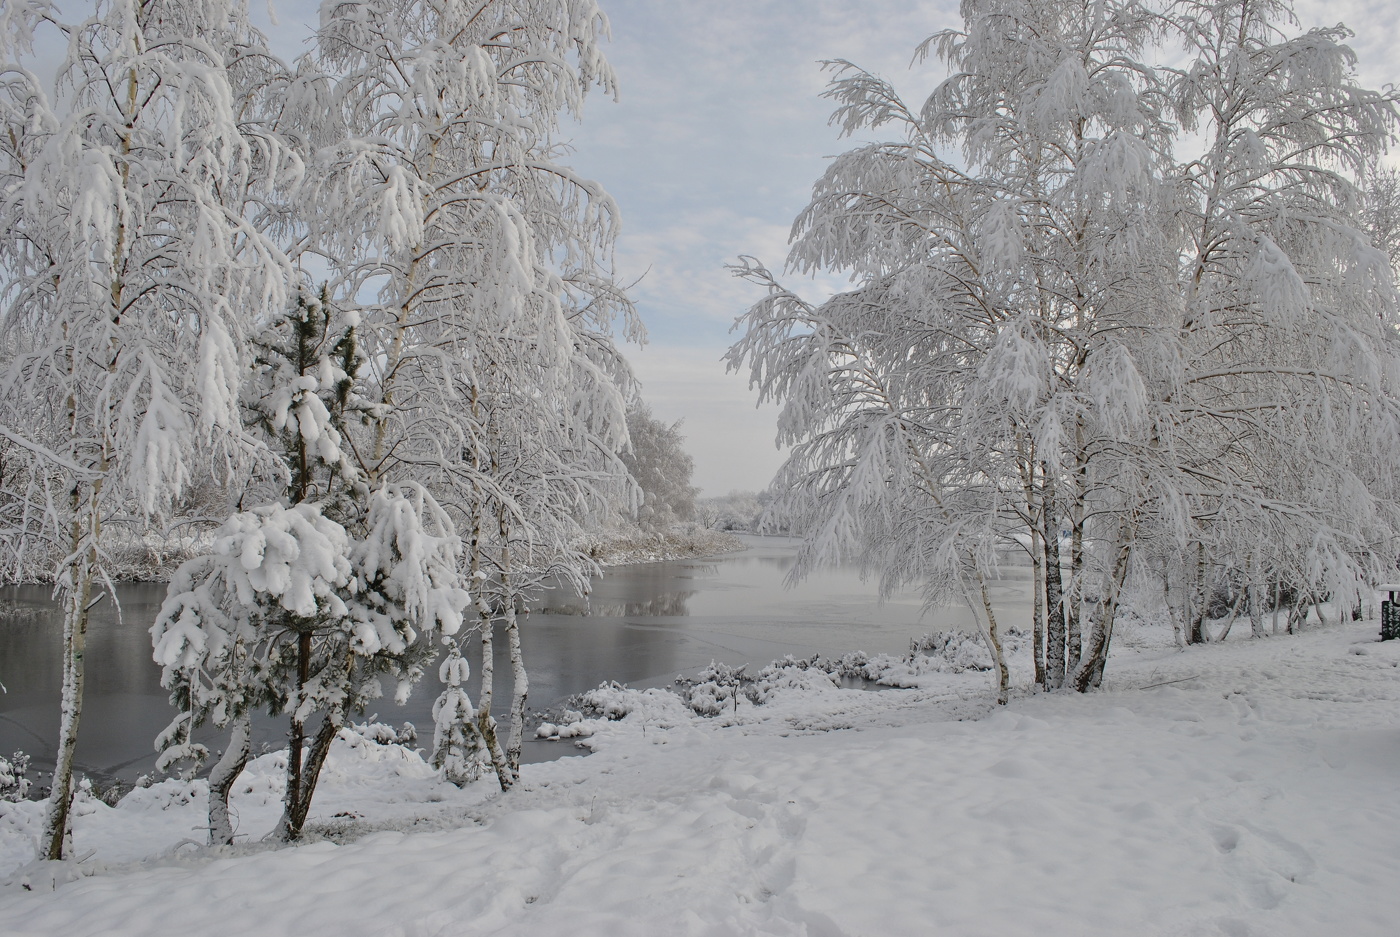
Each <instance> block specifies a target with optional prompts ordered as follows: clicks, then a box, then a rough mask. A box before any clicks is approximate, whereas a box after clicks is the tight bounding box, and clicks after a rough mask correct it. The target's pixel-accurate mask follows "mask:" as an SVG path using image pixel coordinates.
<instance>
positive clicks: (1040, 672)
mask: <svg viewBox="0 0 1400 937" xmlns="http://www.w3.org/2000/svg"><path fill="white" fill-rule="evenodd" d="M1031 653H1032V654H1033V655H1034V656H1035V685H1036V686H1038V687H1044V688H1046V689H1049V683H1048V682H1047V681H1048V678H1047V676H1046V669H1045V551H1044V549H1043V548H1042V546H1041V536H1040V531H1038V530H1036V529H1035V528H1034V527H1032V528H1031Z"/></svg>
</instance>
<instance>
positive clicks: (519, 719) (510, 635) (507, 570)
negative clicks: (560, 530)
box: [496, 506, 530, 781]
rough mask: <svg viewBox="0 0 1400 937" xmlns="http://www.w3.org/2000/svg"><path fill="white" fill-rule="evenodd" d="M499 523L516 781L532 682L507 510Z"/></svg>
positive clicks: (509, 757)
mask: <svg viewBox="0 0 1400 937" xmlns="http://www.w3.org/2000/svg"><path fill="white" fill-rule="evenodd" d="M496 520H497V526H498V528H499V530H500V534H501V601H502V606H503V607H502V609H501V614H502V615H503V617H504V619H505V624H506V642H507V645H508V646H509V648H510V668H511V696H510V735H509V736H508V738H507V741H506V766H507V768H509V770H510V776H511V780H512V781H514V780H516V779H518V778H519V777H520V751H521V748H522V747H523V746H524V744H525V697H526V696H527V695H529V692H530V678H529V676H528V675H527V674H526V673H525V658H524V656H523V655H522V653H521V649H520V619H519V617H518V616H517V615H516V612H515V589H514V581H513V579H512V569H513V564H514V558H513V556H512V553H511V546H510V520H509V518H508V515H507V514H506V509H505V507H504V506H501V507H498V508H497V515H496Z"/></svg>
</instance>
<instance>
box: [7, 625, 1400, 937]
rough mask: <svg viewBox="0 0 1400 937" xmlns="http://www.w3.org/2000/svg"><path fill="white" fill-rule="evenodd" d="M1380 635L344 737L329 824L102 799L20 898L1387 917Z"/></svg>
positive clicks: (1094, 916)
mask: <svg viewBox="0 0 1400 937" xmlns="http://www.w3.org/2000/svg"><path fill="white" fill-rule="evenodd" d="M1146 630H1147V629H1144V631H1146ZM1375 632H1376V627H1375V624H1374V623H1373V622H1364V623H1357V624H1350V623H1349V624H1347V625H1345V626H1341V627H1335V626H1334V627H1329V628H1326V629H1319V630H1317V631H1313V632H1310V633H1307V634H1304V635H1301V636H1296V637H1276V638H1269V639H1266V640H1262V641H1249V640H1240V641H1237V642H1236V641H1232V642H1231V643H1230V644H1229V645H1227V646H1224V647H1209V648H1193V649H1190V650H1187V651H1176V650H1174V649H1171V648H1168V647H1163V646H1161V642H1159V641H1155V640H1151V637H1152V636H1151V635H1147V634H1142V635H1139V636H1138V638H1139V640H1138V642H1137V647H1135V648H1134V647H1127V646H1126V645H1125V646H1124V647H1123V648H1122V650H1121V652H1120V653H1119V654H1118V655H1116V659H1115V660H1114V661H1113V664H1112V667H1111V669H1110V672H1109V688H1108V690H1107V691H1106V692H1100V693H1096V694H1092V695H1089V696H1084V697H1081V696H1075V695H1068V694H1066V695H1054V696H1044V695H1022V696H1020V697H1019V698H1016V699H1014V700H1013V701H1012V703H1011V705H1010V706H1008V707H1006V708H1005V709H1004V710H996V709H995V707H992V706H990V705H989V704H988V702H987V700H988V694H987V683H986V675H985V674H980V673H972V672H967V673H941V672H928V673H925V674H923V675H921V676H920V678H919V680H918V681H917V682H918V683H919V686H918V687H917V688H914V689H908V690H901V691H891V692H875V693H872V692H863V691H859V690H844V689H839V688H836V687H834V686H828V685H825V684H824V683H823V682H822V680H821V679H820V678H819V677H818V676H817V675H815V674H810V673H809V674H807V675H805V676H803V675H801V674H796V673H794V674H788V675H787V677H788V678H787V679H785V680H784V679H775V680H773V681H771V682H772V683H773V687H772V689H771V692H769V694H768V702H767V703H766V704H765V705H762V706H755V705H753V704H751V703H750V702H748V701H747V700H741V701H740V704H739V707H738V710H737V712H734V711H729V712H727V713H726V714H725V715H721V716H718V717H715V718H710V719H704V718H700V717H697V716H694V715H692V714H691V713H690V712H689V711H688V710H686V709H684V707H683V706H682V705H681V704H680V703H679V701H678V700H677V699H676V698H675V697H671V696H669V695H659V694H661V691H648V693H646V694H632V693H626V694H614V695H613V697H611V699H612V700H613V701H614V702H615V703H616V706H615V707H614V708H615V712H620V711H622V710H627V709H630V710H631V714H630V715H628V716H626V717H625V718H623V719H621V720H618V721H608V720H606V719H600V720H599V721H597V722H596V723H593V724H591V725H590V727H591V728H592V729H594V733H593V735H592V736H591V737H589V738H588V739H587V741H588V742H589V743H590V744H592V745H593V746H594V747H595V748H596V749H597V751H596V753H595V754H593V755H591V756H589V757H587V758H565V759H562V760H559V761H556V762H551V763H545V764H536V765H528V766H526V768H525V774H524V783H523V784H522V786H521V788H519V789H517V790H515V791H513V792H511V793H510V794H508V795H504V796H503V795H499V794H493V792H492V790H491V785H490V784H489V783H488V782H482V783H479V784H477V785H475V786H474V787H469V788H468V789H467V790H464V791H458V790H457V789H455V788H452V787H450V786H445V785H442V784H440V783H438V782H437V781H436V780H435V779H434V777H433V775H432V772H431V771H430V770H428V769H427V768H426V767H425V766H424V765H423V764H422V762H421V760H420V759H418V758H417V757H416V756H414V755H413V754H412V753H409V752H405V751H403V750H402V749H399V748H398V747H395V746H379V745H375V744H373V743H370V742H367V741H364V740H361V739H354V738H350V739H349V741H348V742H346V743H343V744H341V745H340V747H339V748H338V750H337V751H336V753H335V755H334V756H333V757H334V762H333V763H332V764H331V766H330V767H329V768H328V770H327V772H326V775H325V778H324V780H323V782H322V783H323V786H322V788H320V789H318V792H317V795H316V797H317V800H316V805H315V809H314V813H315V814H316V815H317V816H318V817H319V819H317V820H316V821H314V822H313V824H312V828H313V830H314V834H313V836H312V839H313V842H311V843H309V844H307V845H304V846H300V847H298V848H291V849H271V848H266V847H261V846H259V845H257V844H250V845H247V846H244V847H240V848H237V849H235V850H234V851H231V852H224V853H220V854H215V855H209V854H206V853H203V852H202V851H201V850H200V849H199V848H197V847H195V846H194V845H191V844H188V843H186V844H185V845H181V843H182V841H186V840H191V839H192V840H199V839H200V838H201V836H202V833H201V831H200V830H199V826H200V824H201V821H202V817H201V812H200V803H199V801H200V800H201V798H202V791H203V786H202V784H201V783H200V782H195V783H194V784H192V785H188V786H186V785H182V784H180V783H178V782H173V781H169V782H164V783H162V784H159V785H156V786H155V787H153V788H150V789H148V790H144V791H138V792H135V793H134V794H132V795H131V796H129V797H128V799H127V800H126V801H124V802H123V803H122V804H121V805H120V807H118V808H117V809H112V808H109V807H106V806H105V805H101V804H98V803H96V802H88V803H86V804H85V805H84V807H83V809H82V811H81V813H82V815H81V816H80V817H79V818H78V822H77V837H76V844H77V849H78V852H79V854H80V855H83V854H87V855H88V856H89V858H87V859H86V861H85V862H83V863H81V864H80V865H79V867H78V868H79V869H80V870H81V871H82V874H83V875H84V877H83V878H81V880H79V881H74V882H70V883H68V884H64V885H61V886H59V888H58V889H57V891H47V890H45V888H46V886H45V885H44V883H42V882H41V881H39V880H38V879H37V878H36V877H35V873H34V872H31V873H30V881H29V885H30V886H31V887H33V888H35V889H36V890H35V891H25V890H24V888H23V885H22V884H20V883H19V881H18V880H19V877H20V876H16V877H15V879H13V880H12V884H11V885H10V886H8V887H6V888H4V889H3V890H0V921H4V922H5V931H6V933H13V934H16V935H21V934H23V935H29V934H33V935H60V934H61V935H64V937H73V935H79V934H99V933H100V934H114V935H115V934H131V935H138V934H139V935H155V934H166V933H168V934H181V935H183V934H187V933H199V934H204V935H213V934H247V933H257V934H260V935H277V934H288V935H293V934H295V935H316V934H326V935H354V934H365V935H371V934H372V935H391V934H401V935H436V934H444V935H446V934H517V935H552V934H569V935H595V934H596V935H604V934H606V935H610V937H611V935H628V934H636V935H647V937H653V935H660V934H665V935H673V934H674V935H682V934H684V935H756V934H770V935H794V937H795V935H808V937H837V935H848V937H855V935H880V937H886V935H901V934H911V935H912V934H920V935H922V934H957V935H964V934H997V935H1010V934H1032V933H1035V934H1076V935H1089V934H1104V935H1123V934H1161V935H1168V934H1170V935H1178V934H1179V935H1198V934H1199V935H1207V934H1227V935H1250V934H1255V935H1263V934H1269V935H1290V934H1297V935H1318V934H1343V933H1344V934H1348V935H1368V934H1377V935H1379V934H1390V933H1394V927H1395V921H1396V920H1400V891H1397V890H1396V889H1395V887H1394V882H1395V881H1396V878H1397V875H1400V837H1397V835H1396V831H1397V830H1400V799H1397V798H1396V797H1395V791H1396V783H1397V778H1400V669H1397V664H1400V642H1390V643H1387V644H1379V643H1376V642H1375ZM779 676H781V675H779ZM1022 676H1023V682H1024V675H1022ZM557 744H561V745H567V744H571V743H569V742H560V743H557ZM279 784H280V776H279V773H278V758H277V757H276V756H265V757H264V758H263V759H262V760H260V761H259V762H258V763H257V764H256V765H255V766H254V768H253V769H251V770H250V773H249V774H248V775H247V776H245V779H244V783H241V784H240V786H239V788H238V790H237V791H236V793H235V798H234V804H235V807H236V808H237V810H238V812H239V817H240V828H241V830H242V831H244V832H245V833H247V834H248V835H249V837H250V839H255V838H256V837H257V836H259V835H261V834H262V832H264V831H265V830H267V829H268V828H270V827H271V825H272V822H273V821H274V819H275V816H276V813H277V809H278V804H277V794H278V787H279ZM37 809H38V805H32V804H23V805H9V804H6V805H0V875H5V874H9V873H10V872H12V871H13V870H15V869H16V867H17V866H19V865H20V864H21V863H22V862H24V861H25V859H26V858H27V857H28V855H29V850H30V843H29V839H28V837H29V836H30V835H31V834H32V833H33V832H36V831H37Z"/></svg>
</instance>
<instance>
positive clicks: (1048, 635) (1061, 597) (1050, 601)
mask: <svg viewBox="0 0 1400 937" xmlns="http://www.w3.org/2000/svg"><path fill="white" fill-rule="evenodd" d="M1046 484H1047V485H1048V484H1049V481H1048V479H1047V482H1046ZM1051 495H1052V492H1051V491H1050V490H1048V489H1047V491H1046V495H1045V512H1044V516H1045V536H1044V539H1043V540H1042V547H1043V549H1044V550H1045V616H1046V626H1045V687H1046V689H1048V690H1058V689H1059V688H1060V687H1062V686H1064V685H1065V652H1066V638H1067V634H1066V631H1065V592H1064V585H1063V582H1062V580H1061V578H1060V577H1061V575H1062V570H1061V567H1060V522H1059V518H1058V516H1057V515H1056V514H1055V511H1054V506H1053V504H1052V502H1051V500H1050V499H1051Z"/></svg>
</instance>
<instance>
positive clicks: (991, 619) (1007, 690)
mask: <svg viewBox="0 0 1400 937" xmlns="http://www.w3.org/2000/svg"><path fill="white" fill-rule="evenodd" d="M977 587H978V590H979V591H980V592H981V599H982V612H983V614H985V615H986V616H987V626H986V627H987V632H986V634H987V647H988V648H989V649H990V650H991V652H992V666H993V667H994V668H995V669H996V674H997V703H998V704H999V705H1001V706H1005V705H1006V703H1007V700H1008V699H1010V696H1011V675H1010V673H1009V672H1008V671H1007V669H1006V657H1005V655H1003V654H1002V652H1001V635H1000V634H999V633H998V629H997V617H996V615H995V614H994V613H993V612H992V600H991V598H990V597H989V596H988V595H987V581H986V580H985V579H983V578H982V574H981V573H978V574H977ZM736 705H737V702H736Z"/></svg>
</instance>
